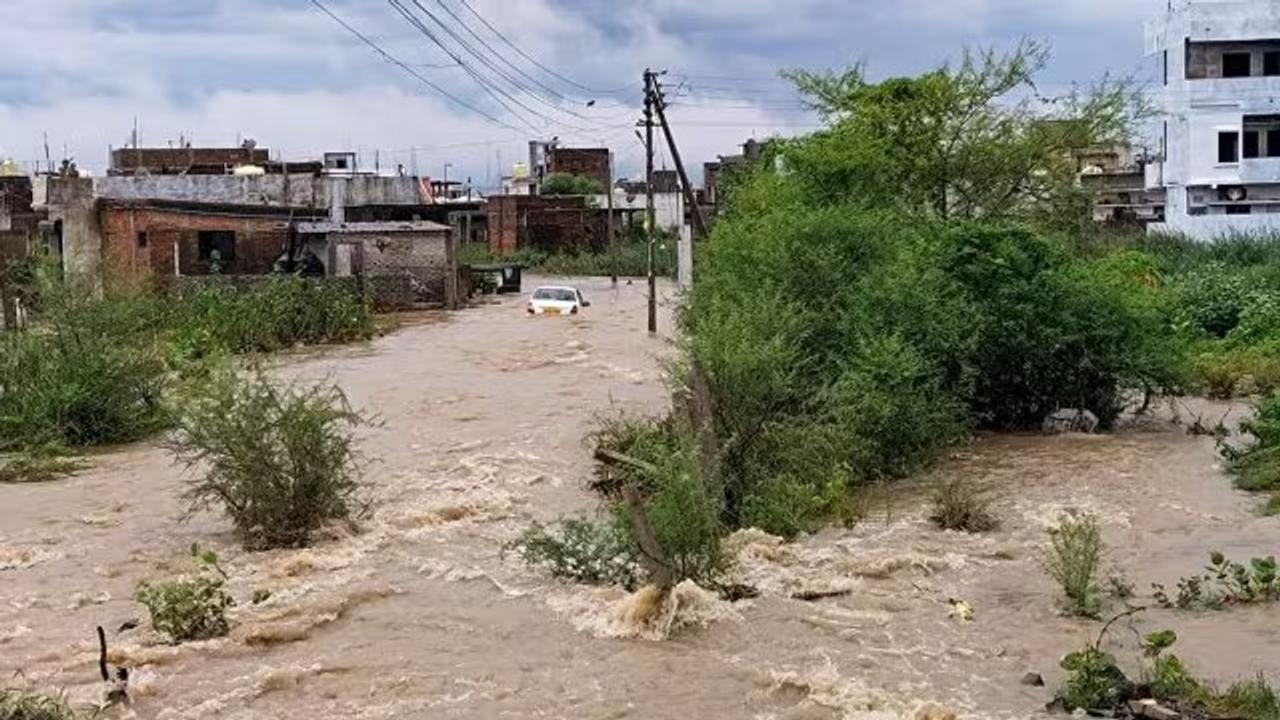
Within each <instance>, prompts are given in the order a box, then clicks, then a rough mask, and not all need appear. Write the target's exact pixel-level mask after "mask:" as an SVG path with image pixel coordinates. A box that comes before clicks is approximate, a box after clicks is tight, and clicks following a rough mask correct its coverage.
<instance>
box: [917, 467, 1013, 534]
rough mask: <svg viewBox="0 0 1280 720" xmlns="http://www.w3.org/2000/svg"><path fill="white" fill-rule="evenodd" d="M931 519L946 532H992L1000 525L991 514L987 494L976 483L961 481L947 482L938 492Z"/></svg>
mask: <svg viewBox="0 0 1280 720" xmlns="http://www.w3.org/2000/svg"><path fill="white" fill-rule="evenodd" d="M929 519H930V520H932V521H933V522H934V523H935V524H937V526H938V527H940V528H942V529H943V530H960V531H963V532H968V533H984V532H990V531H992V530H995V529H996V528H997V527H999V525H1000V523H999V521H998V520H997V519H996V517H995V515H993V514H992V513H991V500H990V499H989V498H988V497H987V494H986V493H985V492H984V491H983V490H982V489H981V488H979V487H976V486H975V485H973V484H972V483H967V482H962V481H958V480H957V481H952V482H946V483H943V485H942V487H940V488H939V489H938V492H937V493H936V494H935V495H934V496H933V514H932V515H930V516H929Z"/></svg>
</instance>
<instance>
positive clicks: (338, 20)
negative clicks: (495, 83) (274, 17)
mask: <svg viewBox="0 0 1280 720" xmlns="http://www.w3.org/2000/svg"><path fill="white" fill-rule="evenodd" d="M311 4H312V5H315V6H316V7H317V8H320V10H321V11H323V12H324V14H325V15H328V16H329V17H330V18H332V19H333V21H334V22H336V23H338V24H339V25H341V26H342V27H343V28H345V29H346V30H347V32H350V33H351V34H352V35H355V36H356V37H358V38H360V40H361V41H362V42H364V43H365V44H366V45H368V46H369V47H370V48H373V50H374V52H376V53H378V55H380V56H382V58H383V59H384V60H386V61H387V62H390V63H392V64H394V65H398V66H400V68H401V69H403V70H404V71H405V72H407V73H409V74H410V75H412V76H413V77H414V78H416V79H417V80H418V82H420V83H422V84H423V85H426V86H427V87H429V88H431V89H432V90H434V91H436V92H437V93H440V94H441V95H443V96H444V97H446V98H448V99H449V100H451V101H453V102H454V103H455V104H456V105H459V106H460V107H463V108H466V109H467V110H470V111H471V112H473V113H475V114H477V115H479V116H481V117H483V118H485V119H487V120H489V121H490V122H492V123H494V124H496V125H498V126H500V127H504V128H507V129H508V130H514V131H516V132H520V128H517V127H515V126H514V125H510V124H508V123H505V122H503V121H502V120H499V119H498V118H496V117H494V116H493V115H490V114H489V113H487V112H485V111H484V110H481V109H480V108H477V107H476V106H474V105H472V104H470V103H468V102H466V101H464V100H461V99H459V98H458V97H456V96H455V95H453V94H452V93H450V92H449V91H447V90H445V89H444V88H442V87H440V86H439V85H437V84H435V83H433V82H431V81H430V80H428V79H427V78H425V77H423V76H422V73H419V72H418V71H417V70H414V69H413V68H412V67H410V66H409V65H406V64H405V63H403V62H401V61H400V60H399V59H398V58H396V57H395V56H393V55H391V54H390V53H388V52H387V51H386V50H383V49H382V47H380V46H379V45H378V44H377V43H376V42H374V41H373V40H371V39H369V37H368V36H366V35H365V34H364V33H362V32H360V31H359V30H357V29H355V28H354V27H352V26H351V25H350V24H349V23H347V21H345V20H343V19H342V18H340V17H338V16H337V15H336V14H334V12H333V11H332V10H330V9H329V8H328V7H325V5H324V3H322V2H320V0H311Z"/></svg>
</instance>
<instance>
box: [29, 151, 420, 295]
mask: <svg viewBox="0 0 1280 720" xmlns="http://www.w3.org/2000/svg"><path fill="white" fill-rule="evenodd" d="M33 199H34V204H35V207H36V208H37V209H39V210H41V211H43V212H45V213H47V217H48V221H49V235H50V237H49V240H48V242H49V245H50V247H51V248H53V249H54V250H55V251H56V252H58V253H59V254H60V256H61V257H62V261H63V268H64V270H65V271H66V272H67V273H68V274H72V275H82V276H92V275H94V274H95V273H98V272H99V270H100V269H101V265H100V263H101V261H102V259H103V258H104V256H108V255H109V256H110V257H112V258H113V259H119V258H121V257H123V256H124V254H123V253H121V251H120V248H119V247H117V246H116V244H117V243H119V242H120V241H119V236H118V235H113V236H112V237H111V238H106V237H105V236H104V230H107V229H109V230H111V231H112V232H115V231H116V223H117V222H118V216H119V215H121V214H122V213H124V212H125V211H137V210H148V211H153V212H152V213H151V214H137V213H134V215H133V216H132V217H133V220H132V222H134V228H133V230H131V232H133V233H135V237H134V240H135V241H136V233H137V232H146V231H147V228H146V227H140V226H139V225H138V224H139V223H142V224H147V223H150V222H151V221H153V220H156V219H157V218H159V217H160V216H161V215H163V217H164V218H165V220H164V222H163V223H160V225H161V226H162V227H160V228H158V229H159V230H160V231H162V232H169V231H172V230H173V227H172V225H173V223H174V222H175V218H174V215H175V212H177V211H178V210H181V209H183V208H185V210H186V215H188V216H191V217H195V213H196V212H210V213H212V214H213V216H222V217H225V216H227V214H228V213H232V214H239V215H245V214H250V215H253V216H254V217H258V216H261V215H263V214H266V215H274V216H277V217H282V218H285V219H286V220H287V219H288V218H290V217H292V218H293V219H295V220H299V219H301V220H306V219H312V218H315V217H329V218H331V219H333V220H334V221H336V222H343V221H345V220H346V213H347V212H348V210H351V211H353V212H355V211H357V210H359V209H363V208H386V207H396V206H399V207H404V208H406V209H407V208H410V207H418V208H422V207H428V206H429V203H428V202H427V199H424V195H423V189H422V187H421V186H420V183H419V182H418V179H417V178H412V177H380V176H372V175H357V176H350V177H329V176H324V175H310V174H308V175H291V174H281V175H253V176H239V175H131V176H107V177H94V178H83V177H82V178H68V177H58V176H41V177H38V178H36V181H35V184H34V187H33ZM192 208H196V209H195V210H193V209H192ZM201 208H203V209H201ZM155 212H160V213H161V215H156V214H155ZM369 214H371V213H366V214H365V216H366V217H367V216H368V215H369ZM196 225H201V223H191V228H190V229H191V230H192V231H196V232H199V231H201V230H210V229H209V228H204V227H196ZM108 240H109V241H110V244H108V242H107V241H108ZM255 242H256V241H255ZM149 254H150V253H147V255H149ZM179 259H180V260H182V259H186V257H185V256H181V255H179ZM197 259H198V258H197ZM273 260H274V258H273ZM148 266H149V267H152V268H154V267H156V265H155V264H154V263H150V261H149V260H148ZM179 267H180V271H181V272H184V273H186V272H188V271H194V269H198V268H200V267H202V265H201V264H200V263H199V262H197V263H194V264H186V265H180V266H179ZM253 267H254V268H256V267H257V266H256V265H255V266H253ZM243 269H244V271H246V272H249V271H250V269H249V267H247V266H246V267H244V268H243ZM269 270H270V265H268V266H267V268H266V269H265V270H263V271H264V272H267V271H269ZM254 271H256V270H254Z"/></svg>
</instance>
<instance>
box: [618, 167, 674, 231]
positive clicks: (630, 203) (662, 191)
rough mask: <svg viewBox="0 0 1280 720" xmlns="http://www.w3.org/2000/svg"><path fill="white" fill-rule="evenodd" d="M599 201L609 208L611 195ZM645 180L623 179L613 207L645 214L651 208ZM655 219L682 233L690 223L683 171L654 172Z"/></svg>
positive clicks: (666, 226) (659, 224)
mask: <svg viewBox="0 0 1280 720" xmlns="http://www.w3.org/2000/svg"><path fill="white" fill-rule="evenodd" d="M595 200H596V203H597V204H599V205H600V207H605V206H606V205H607V203H608V197H607V196H604V195H600V196H598V197H596V199H595ZM647 203H648V199H647V198H646V196H645V188H644V180H643V179H640V180H623V181H621V182H619V183H618V184H617V185H616V186H614V189H613V207H614V208H616V209H618V210H625V211H628V212H632V213H639V214H640V215H639V218H640V220H641V222H643V215H644V212H645V210H646V208H647V207H648V205H647ZM653 221H654V224H656V225H657V226H658V228H659V229H661V230H667V231H670V232H674V233H679V232H680V228H682V227H684V226H685V225H686V223H687V220H686V218H685V200H684V193H683V192H682V191H681V189H680V174H679V173H677V172H676V171H675V170H654V171H653Z"/></svg>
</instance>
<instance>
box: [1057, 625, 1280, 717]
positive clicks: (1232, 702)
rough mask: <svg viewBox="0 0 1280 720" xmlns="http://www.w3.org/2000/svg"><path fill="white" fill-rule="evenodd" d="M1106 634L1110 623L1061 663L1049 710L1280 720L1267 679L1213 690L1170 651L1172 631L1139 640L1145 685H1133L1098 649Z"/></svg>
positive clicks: (1276, 697) (1174, 639) (1278, 706)
mask: <svg viewBox="0 0 1280 720" xmlns="http://www.w3.org/2000/svg"><path fill="white" fill-rule="evenodd" d="M1133 612H1135V611H1132V610H1131V611H1129V613H1126V614H1132V613H1133ZM1121 617H1123V616H1121ZM1118 619H1119V617H1117V618H1115V619H1113V620H1112V622H1115V620H1118ZM1108 629H1110V623H1108V625H1107V627H1106V628H1104V629H1103V631H1102V633H1101V635H1100V636H1099V638H1098V640H1097V642H1095V643H1093V644H1091V645H1089V646H1088V647H1086V648H1085V649H1084V650H1081V651H1078V652H1073V653H1071V654H1069V655H1067V656H1066V657H1065V658H1063V660H1062V669H1063V670H1066V671H1067V678H1066V680H1065V681H1064V682H1063V684H1062V686H1061V687H1060V688H1059V690H1058V692H1057V694H1056V698H1055V700H1054V702H1053V703H1051V704H1050V708H1051V709H1059V710H1063V711H1066V712H1074V713H1087V714H1089V715H1098V716H1104V717H1130V716H1131V714H1130V713H1132V710H1131V708H1130V707H1129V704H1130V703H1131V702H1135V701H1138V702H1142V701H1145V702H1153V701H1154V702H1156V703H1158V704H1160V705H1162V706H1163V710H1164V711H1165V712H1166V713H1167V714H1168V716H1170V717H1231V718H1240V719H1241V720H1277V719H1280V695H1278V694H1277V693H1276V690H1275V689H1274V688H1273V687H1272V686H1271V685H1270V684H1269V683H1268V682H1267V680H1266V678H1264V677H1262V676H1259V677H1257V678H1254V679H1251V680H1245V681H1242V682H1236V683H1234V684H1232V685H1231V686H1230V687H1229V688H1227V689H1226V690H1225V691H1220V690H1218V689H1216V688H1215V687H1214V686H1212V685H1210V684H1208V683H1206V682H1203V681H1201V680H1200V679H1198V678H1197V677H1195V675H1193V674H1192V673H1191V671H1190V670H1188V668H1187V666H1186V665H1185V664H1184V663H1183V662H1182V660H1181V658H1179V657H1178V656H1177V655H1174V654H1172V653H1170V652H1169V650H1170V649H1171V648H1172V647H1173V646H1174V644H1176V643H1177V641H1178V636H1177V635H1176V634H1175V633H1174V632H1173V631H1171V630H1163V631H1160V632H1156V633H1151V634H1150V635H1147V636H1145V637H1144V638H1143V639H1142V658H1143V663H1142V667H1141V668H1140V670H1141V677H1142V679H1143V682H1142V683H1135V682H1133V681H1131V680H1130V679H1129V678H1128V677H1127V676H1126V675H1125V673H1124V671H1123V670H1121V669H1120V667H1119V665H1118V664H1117V662H1116V659H1115V657H1114V656H1113V655H1111V654H1110V653H1107V652H1104V651H1103V650H1102V649H1101V647H1102V641H1103V639H1104V638H1105V636H1106V632H1107V630H1108ZM1161 716H1162V717H1163V716H1164V715H1161ZM1145 717H1152V716H1151V715H1145Z"/></svg>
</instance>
